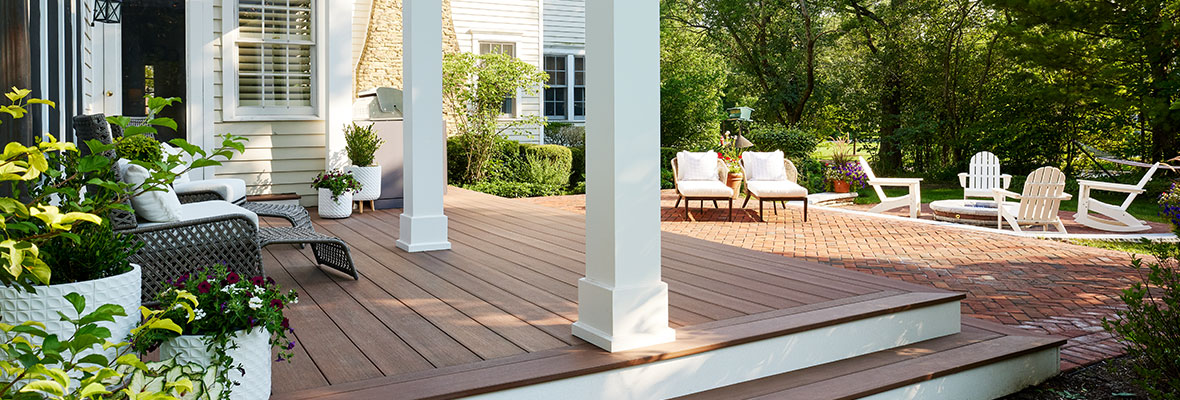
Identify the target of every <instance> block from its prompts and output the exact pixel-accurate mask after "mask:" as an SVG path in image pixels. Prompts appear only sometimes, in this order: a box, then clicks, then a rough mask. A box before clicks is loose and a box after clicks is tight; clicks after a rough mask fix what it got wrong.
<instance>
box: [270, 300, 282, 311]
mask: <svg viewBox="0 0 1180 400" xmlns="http://www.w3.org/2000/svg"><path fill="white" fill-rule="evenodd" d="M270 306H271V307H274V308H275V309H276V310H282V309H283V301H282V300H279V299H271V300H270Z"/></svg>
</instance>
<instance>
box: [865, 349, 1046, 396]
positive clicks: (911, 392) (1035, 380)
mask: <svg viewBox="0 0 1180 400" xmlns="http://www.w3.org/2000/svg"><path fill="white" fill-rule="evenodd" d="M1060 360H1061V355H1060V354H1059V352H1058V348H1056V347H1054V348H1050V349H1045V350H1041V351H1038V352H1034V353H1030V354H1025V355H1023V356H1019V357H1015V358H1010V359H1007V360H1004V361H1000V362H996V363H992V364H987V365H983V366H979V367H975V368H972V369H969V370H966V371H962V372H958V373H954V374H951V375H947V376H944V377H941V378H935V379H932V380H928V381H924V382H920V383H917V384H913V385H910V386H905V387H900V388H897V389H893V390H890V391H887V392H881V393H878V394H875V395H872V396H868V397H865V398H864V399H862V400H899V399H904V400H927V399H929V400H941V399H957V400H990V399H995V398H1000V397H1003V396H1007V395H1009V394H1012V393H1016V392H1017V391H1019V390H1021V389H1023V388H1026V387H1029V386H1032V385H1036V384H1039V383H1041V382H1044V381H1045V380H1046V379H1049V378H1051V377H1053V376H1054V375H1057V372H1058V371H1059V366H1060Z"/></svg>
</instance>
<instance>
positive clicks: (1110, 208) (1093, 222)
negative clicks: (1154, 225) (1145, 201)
mask: <svg viewBox="0 0 1180 400" xmlns="http://www.w3.org/2000/svg"><path fill="white" fill-rule="evenodd" d="M1160 165H1162V164H1160V163H1156V164H1154V165H1152V166H1151V168H1150V169H1148V170H1147V174H1146V175H1143V179H1140V180H1139V184H1138V185H1128V184H1125V183H1111V182H1098V181H1087V180H1081V179H1079V180H1078V213H1077V214H1075V215H1074V217H1073V220H1074V221H1077V222H1078V223H1079V224H1082V225H1085V226H1088V227H1091V228H1094V229H1099V230H1104V231H1111V232H1139V231H1146V230H1149V229H1151V226H1149V225H1147V223H1145V222H1143V221H1140V220H1139V219H1138V218H1135V217H1134V216H1133V215H1131V213H1129V212H1127V207H1130V206H1131V202H1133V201H1135V196H1137V195H1139V194H1140V193H1143V187H1144V186H1147V182H1151V176H1152V175H1155V171H1156V170H1157V169H1159V167H1160ZM1090 190H1105V191H1108V192H1116V193H1126V194H1127V199H1126V200H1123V204H1122V205H1118V206H1116V205H1113V204H1106V203H1103V202H1101V201H1098V200H1095V199H1094V198H1091V197H1090ZM1090 212H1094V213H1095V214H1101V215H1102V216H1104V217H1107V218H1109V220H1108V219H1095V218H1094V217H1093V216H1091V215H1090ZM1112 220H1113V221H1112Z"/></svg>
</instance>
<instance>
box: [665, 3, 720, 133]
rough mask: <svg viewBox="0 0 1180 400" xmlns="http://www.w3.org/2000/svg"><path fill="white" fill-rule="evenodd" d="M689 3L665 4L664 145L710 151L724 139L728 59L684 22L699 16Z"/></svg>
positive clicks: (701, 34) (703, 36)
mask: <svg viewBox="0 0 1180 400" xmlns="http://www.w3.org/2000/svg"><path fill="white" fill-rule="evenodd" d="M696 10H697V8H695V7H691V6H690V5H689V4H688V2H682V1H661V2H660V13H661V17H662V18H660V43H661V46H660V145H661V146H668V147H679V148H687V149H704V148H710V147H711V146H712V145H713V144H715V143H717V139H718V138H719V137H720V136H719V134H720V129H721V119H722V117H723V115H724V112H725V111H724V109H723V106H722V104H723V103H722V97H723V96H724V91H725V88H726V84H727V82H728V77H729V70H728V65H727V63H726V59H725V57H724V56H723V55H722V54H719V53H718V52H716V51H715V49H712V48H710V47H709V46H708V43H707V42H706V41H705V39H706V37H705V33H702V32H699V31H697V30H695V29H689V27H688V26H687V23H686V22H685V21H687V20H690V19H693V18H694V17H698V16H697V15H695V12H696Z"/></svg>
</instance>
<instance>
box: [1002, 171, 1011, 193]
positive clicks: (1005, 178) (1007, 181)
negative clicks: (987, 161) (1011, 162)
mask: <svg viewBox="0 0 1180 400" xmlns="http://www.w3.org/2000/svg"><path fill="white" fill-rule="evenodd" d="M1000 185H1002V186H1003V187H1004V189H1007V188H1008V187H1009V186H1012V175H1008V174H1000Z"/></svg>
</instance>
